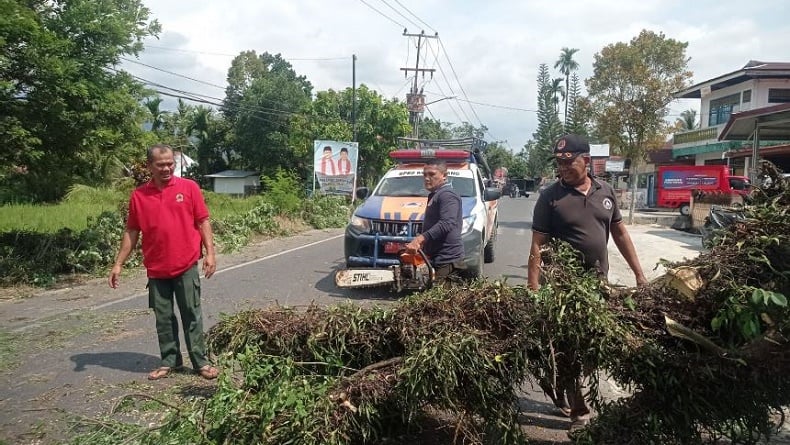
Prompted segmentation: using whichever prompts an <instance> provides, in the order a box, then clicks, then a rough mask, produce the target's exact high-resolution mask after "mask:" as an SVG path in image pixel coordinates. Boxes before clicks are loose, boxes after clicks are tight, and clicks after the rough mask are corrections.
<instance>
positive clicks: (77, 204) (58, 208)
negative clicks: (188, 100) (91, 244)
mask: <svg viewBox="0 0 790 445" xmlns="http://www.w3.org/2000/svg"><path fill="white" fill-rule="evenodd" d="M204 194H205V196H206V203H207V205H208V207H209V211H210V212H211V217H212V219H214V220H216V219H223V218H225V217H227V216H229V215H234V214H238V213H243V212H246V211H247V210H249V209H251V208H252V207H254V206H255V203H257V202H259V200H260V199H261V198H260V197H250V198H243V199H242V198H233V197H229V196H224V195H218V194H216V193H213V192H205V191H204ZM126 199H128V195H127V193H126V192H122V191H118V190H115V189H93V188H87V187H85V188H77V189H75V190H73V191H72V192H71V193H69V195H68V196H67V197H66V198H65V199H64V200H63V201H62V202H60V203H58V204H46V205H41V204H8V205H3V206H0V232H8V231H12V230H28V231H32V232H44V233H53V232H57V231H58V230H60V229H62V228H69V229H72V230H75V231H79V230H82V229H84V228H85V227H87V224H88V218H89V217H95V216H97V215H99V214H101V213H102V212H104V211H114V210H117V209H118V206H119V204H120V203H122V202H125V200H126Z"/></svg>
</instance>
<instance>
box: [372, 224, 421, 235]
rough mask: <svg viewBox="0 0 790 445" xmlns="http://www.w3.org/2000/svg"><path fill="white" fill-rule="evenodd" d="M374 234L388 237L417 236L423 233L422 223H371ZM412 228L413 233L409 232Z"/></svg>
mask: <svg viewBox="0 0 790 445" xmlns="http://www.w3.org/2000/svg"><path fill="white" fill-rule="evenodd" d="M370 228H371V232H372V233H378V234H379V235H386V236H417V235H419V234H420V233H422V221H411V222H403V221H383V220H373V221H371V222H370ZM410 228H411V231H410V230H409V229H410Z"/></svg>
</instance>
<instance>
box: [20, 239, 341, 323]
mask: <svg viewBox="0 0 790 445" xmlns="http://www.w3.org/2000/svg"><path fill="white" fill-rule="evenodd" d="M343 236H345V235H344V234H341V235H335V236H332V237H329V238H326V239H322V240H320V241H314V242H312V243H309V244H305V245H303V246H299V247H294V248H292V249H288V250H283V251H282V252H277V253H273V254H271V255H266V256H264V257H260V258H256V259H254V260H250V261H247V262H245V263H240V264H236V265H235V266H230V267H226V268H225V269H220V270H218V271H216V272H214V275H219V274H221V273H224V272H229V271H231V270H236V269H241V268H242V267H246V266H249V265H250V264H255V263H260V262H261V261H266V260H270V259H272V258H277V257H279V256H282V255H287V254H289V253H292V252H296V251H297V250H301V249H306V248H308V247H313V246H315V245H318V244H321V243H325V242H327V241H332V240H336V239H338V238H341V237H343ZM201 278H205V277H202V276H201ZM146 295H148V291H145V292H138V293H136V294H134V295H129V296H128V297H123V298H119V299H117V300H112V301H108V302H106V303H102V304H97V305H95V306H90V307H89V308H88V310H89V311H98V310H99V309H104V308H106V307H110V306H112V305H115V304H119V303H124V302H126V301H129V300H134V299H135V298H140V297H144V296H146ZM78 310H82V309H73V310H70V311H67V312H64V313H62V314H58V315H55V317H57V316H63V315H68V314H71V313H74V312H77V311H78ZM52 317H53V316H52V315H49V316H46V317H42V318H37V319H32V320H30V322H29V323H28V324H26V325H24V326H21V327H18V328H16V329H12V330H11V332H14V333H19V332H24V331H27V330H28V329H32V328H34V327H37V326H39V325H40V324H41V322H42V321H43V320H45V319H47V318H52Z"/></svg>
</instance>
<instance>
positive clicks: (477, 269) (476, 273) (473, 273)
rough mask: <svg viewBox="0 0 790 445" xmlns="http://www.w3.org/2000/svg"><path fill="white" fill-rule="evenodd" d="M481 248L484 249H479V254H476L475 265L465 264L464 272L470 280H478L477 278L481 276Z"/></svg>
mask: <svg viewBox="0 0 790 445" xmlns="http://www.w3.org/2000/svg"><path fill="white" fill-rule="evenodd" d="M483 250H484V249H480V254H479V255H478V261H477V266H467V268H466V273H465V275H466V278H468V279H470V280H478V279H481V278H483V262H484V258H483V256H484V255H483Z"/></svg>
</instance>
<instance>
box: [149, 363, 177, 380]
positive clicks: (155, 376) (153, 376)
mask: <svg viewBox="0 0 790 445" xmlns="http://www.w3.org/2000/svg"><path fill="white" fill-rule="evenodd" d="M172 372H173V368H171V367H169V366H160V367H158V368H156V369H154V370H153V371H151V372H150V373H149V374H148V380H159V379H163V378H165V377H168V376H169V375H170V373H172Z"/></svg>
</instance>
